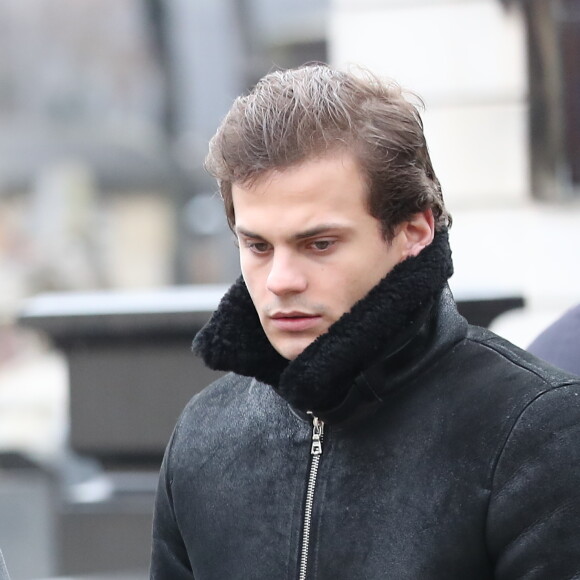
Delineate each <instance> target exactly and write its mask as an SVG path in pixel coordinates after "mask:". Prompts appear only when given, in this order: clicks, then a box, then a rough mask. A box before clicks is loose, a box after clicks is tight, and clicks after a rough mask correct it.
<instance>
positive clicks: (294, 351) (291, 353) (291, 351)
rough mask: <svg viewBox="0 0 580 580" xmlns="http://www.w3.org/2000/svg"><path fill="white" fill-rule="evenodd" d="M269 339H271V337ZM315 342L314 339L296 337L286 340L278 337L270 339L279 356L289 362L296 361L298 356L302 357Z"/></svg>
mask: <svg viewBox="0 0 580 580" xmlns="http://www.w3.org/2000/svg"><path fill="white" fill-rule="evenodd" d="M268 338H269V339H270V337H268ZM313 342H314V338H312V337H294V338H285V339H280V338H279V337H276V338H275V339H274V338H272V339H270V343H271V344H272V346H273V347H274V348H275V349H276V351H278V354H280V355H281V356H283V357H284V358H286V359H288V360H294V359H295V358H296V357H297V356H299V355H301V354H302V353H303V352H304V350H305V349H306V348H307V347H308V346H309V345H310V344H312V343H313Z"/></svg>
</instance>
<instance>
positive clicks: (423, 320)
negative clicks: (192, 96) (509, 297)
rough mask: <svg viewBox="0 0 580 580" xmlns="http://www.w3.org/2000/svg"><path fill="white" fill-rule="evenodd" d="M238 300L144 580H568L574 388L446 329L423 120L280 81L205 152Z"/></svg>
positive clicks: (170, 476)
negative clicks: (233, 242) (235, 260)
mask: <svg viewBox="0 0 580 580" xmlns="http://www.w3.org/2000/svg"><path fill="white" fill-rule="evenodd" d="M207 167H208V169H209V170H210V171H211V172H212V173H213V174H214V175H215V176H216V177H217V179H218V182H219V185H220V190H221V194H222V197H223V200H224V204H225V209H226V214H227V219H228V221H229V224H230V226H231V228H232V230H233V231H234V233H235V235H236V237H237V240H238V245H239V252H240V262H241V268H242V277H241V278H240V279H239V280H238V281H237V282H236V283H235V284H234V285H233V287H232V288H231V289H230V291H229V292H228V293H227V294H226V296H225V297H224V299H223V301H222V303H221V304H220V306H219V308H218V309H217V311H216V312H215V314H214V316H213V317H212V319H211V320H210V322H209V323H208V324H207V326H206V327H205V328H204V329H203V330H202V331H201V332H200V333H199V334H198V336H197V337H196V339H195V342H194V349H195V351H196V352H197V353H199V354H200V355H201V356H202V357H203V358H204V360H205V362H206V364H208V365H209V366H210V367H211V368H214V369H221V370H226V371H231V373H230V374H228V375H226V376H225V377H224V378H222V379H220V380H218V381H217V382H215V383H214V384H212V385H211V386H209V387H208V388H206V389H205V390H204V391H203V392H201V393H200V394H199V395H197V396H195V397H194V398H193V399H192V401H191V403H190V404H189V405H188V406H187V408H186V409H185V411H184V413H183V415H182V417H181V418H180V420H179V423H178V425H177V427H176V429H175V432H174V434H173V436H172V439H171V442H170V444H169V446H168V448H167V452H166V456H165V459H164V462H163V466H162V472H161V478H160V485H159V490H158V495H157V504H156V512H155V521H154V530H153V556H152V565H151V578H153V579H156V580H161V579H167V580H185V579H192V578H193V579H195V580H210V579H211V580H215V579H220V580H222V579H223V580H225V579H227V580H236V579H239V580H249V579H256V580H257V579H259V580H262V579H266V578H268V579H276V580H281V579H287V580H294V579H302V580H306V579H311V580H314V579H317V580H336V579H344V580H355V579H360V580H379V579H381V580H383V579H386V578H389V579H393V580H417V579H421V580H435V579H437V580H449V579H452V578H453V579H455V578H461V579H467V578H469V579H470V580H484V579H485V580H491V579H498V580H499V579H501V580H508V579H509V580H512V579H516V578H517V579H524V578H526V579H530V580H531V579H532V578H533V579H544V580H557V579H561V580H563V579H565V578H566V579H568V578H573V577H580V469H578V465H579V464H580V384H579V382H578V379H577V378H574V377H572V376H569V375H566V374H565V373H563V372H559V371H556V370H555V369H554V368H552V367H549V366H547V365H545V364H543V363H541V362H540V361H539V360H537V359H535V358H533V357H532V356H531V355H528V354H526V353H525V352H522V351H521V350H519V349H517V348H516V347H514V346H512V345H511V344H509V343H507V342H505V341H504V340H502V339H500V338H499V337H497V336H495V335H494V334H492V333H491V332H488V331H487V330H484V329H481V328H475V327H471V326H469V325H468V324H467V322H466V321H465V320H464V319H463V318H462V317H461V316H460V315H459V314H458V313H457V310H456V308H455V304H454V302H453V298H452V296H451V294H450V291H449V289H448V287H447V279H448V278H449V276H450V275H451V273H452V265H451V256H450V250H449V245H448V240H447V228H448V226H449V221H450V220H449V216H448V215H447V212H446V210H445V207H444V204H443V199H442V195H441V189H440V186H439V182H438V180H437V178H436V176H435V174H434V171H433V168H432V166H431V161H430V159H429V154H428V151H427V146H426V143H425V139H424V135H423V131H422V125H421V120H420V117H419V114H418V112H417V110H416V109H415V108H414V107H413V106H412V105H411V104H409V102H407V100H405V99H404V98H403V96H402V94H401V91H400V90H399V89H398V88H396V87H392V86H386V85H383V84H381V83H380V82H379V81H377V80H375V79H373V78H357V77H355V76H352V75H350V74H346V73H343V72H339V71H336V70H333V69H331V68H329V67H325V66H310V67H304V68H300V69H297V70H290V71H286V72H275V73H272V74H269V75H268V76H266V77H265V78H264V79H262V80H261V81H260V82H259V83H258V84H257V86H256V87H255V88H254V90H253V91H252V92H251V93H250V94H249V95H247V96H245V97H241V98H239V99H237V100H236V101H235V103H234V105H233V106H232V109H231V110H230V112H229V114H228V115H227V117H226V118H225V120H224V121H223V123H222V125H221V127H220V128H219V130H218V132H217V134H216V135H215V137H214V138H213V140H212V142H211V145H210V154H209V156H208V160H207Z"/></svg>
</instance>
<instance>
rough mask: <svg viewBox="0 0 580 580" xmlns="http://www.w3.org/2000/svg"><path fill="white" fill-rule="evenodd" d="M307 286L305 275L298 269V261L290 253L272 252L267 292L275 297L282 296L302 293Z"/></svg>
mask: <svg viewBox="0 0 580 580" xmlns="http://www.w3.org/2000/svg"><path fill="white" fill-rule="evenodd" d="M307 285H308V284H307V280H306V276H305V273H304V272H303V271H302V269H301V267H300V260H299V259H298V258H297V257H296V256H293V255H292V254H291V253H290V252H284V251H276V252H274V255H273V256H272V262H271V267H270V272H269V274H268V279H267V281H266V286H267V288H268V290H269V291H270V292H272V293H273V294H276V295H277V296H283V295H285V294H296V293H298V292H304V290H306V287H307Z"/></svg>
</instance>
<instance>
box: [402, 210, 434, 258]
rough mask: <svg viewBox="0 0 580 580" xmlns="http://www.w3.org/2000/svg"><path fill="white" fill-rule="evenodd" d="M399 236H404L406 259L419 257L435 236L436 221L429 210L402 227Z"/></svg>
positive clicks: (412, 218) (417, 214)
mask: <svg viewBox="0 0 580 580" xmlns="http://www.w3.org/2000/svg"><path fill="white" fill-rule="evenodd" d="M399 234H401V236H402V238H403V239H402V243H403V254H404V258H408V257H410V256H417V255H418V254H419V252H421V250H422V249H423V248H425V247H427V246H428V245H429V244H430V243H431V242H432V241H433V237H434V236H435V219H434V218H433V212H432V211H431V210H430V209H428V210H425V211H422V212H419V213H416V214H415V215H413V216H412V217H411V219H410V220H408V221H406V222H404V223H403V224H402V225H401V230H400V231H399Z"/></svg>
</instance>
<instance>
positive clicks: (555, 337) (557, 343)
mask: <svg viewBox="0 0 580 580" xmlns="http://www.w3.org/2000/svg"><path fill="white" fill-rule="evenodd" d="M527 350H528V351H529V352H531V353H532V354H534V355H536V356H538V357H540V358H541V359H544V360H545V361H547V362H549V363H550V364H553V365H554V366H557V367H560V368H561V369H564V370H565V371H568V372H571V373H574V374H576V375H579V376H580V304H578V305H576V306H574V307H573V308H571V309H570V310H568V311H566V312H565V313H564V314H563V315H562V316H561V317H560V318H558V319H557V320H556V321H555V322H554V323H553V324H551V325H550V326H548V327H547V328H546V329H545V330H544V331H542V332H541V333H540V334H539V335H538V336H537V337H536V338H535V339H534V341H533V342H532V343H531V344H530V346H528V348H527Z"/></svg>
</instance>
